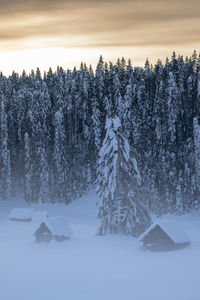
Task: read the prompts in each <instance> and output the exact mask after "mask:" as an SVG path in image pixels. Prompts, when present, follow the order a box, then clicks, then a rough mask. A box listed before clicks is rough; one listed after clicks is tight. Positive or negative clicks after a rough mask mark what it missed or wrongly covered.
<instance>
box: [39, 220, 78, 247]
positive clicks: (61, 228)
mask: <svg viewBox="0 0 200 300" xmlns="http://www.w3.org/2000/svg"><path fill="white" fill-rule="evenodd" d="M34 236H35V237H36V242H38V243H40V242H46V243H48V242H50V241H51V240H53V239H54V240H56V241H64V240H67V239H69V238H70V237H71V236H72V230H71V228H70V227H69V225H68V223H67V220H66V218H65V217H51V218H47V219H46V220H44V221H43V222H42V223H40V226H39V228H38V229H37V230H36V232H35V233H34Z"/></svg>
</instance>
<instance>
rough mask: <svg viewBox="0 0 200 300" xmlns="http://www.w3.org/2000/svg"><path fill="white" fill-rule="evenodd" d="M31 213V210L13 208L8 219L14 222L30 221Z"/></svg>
mask: <svg viewBox="0 0 200 300" xmlns="http://www.w3.org/2000/svg"><path fill="white" fill-rule="evenodd" d="M33 211H34V209H33V208H13V209H12V210H11V212H10V213H9V215H8V218H9V219H16V220H26V219H32V215H33Z"/></svg>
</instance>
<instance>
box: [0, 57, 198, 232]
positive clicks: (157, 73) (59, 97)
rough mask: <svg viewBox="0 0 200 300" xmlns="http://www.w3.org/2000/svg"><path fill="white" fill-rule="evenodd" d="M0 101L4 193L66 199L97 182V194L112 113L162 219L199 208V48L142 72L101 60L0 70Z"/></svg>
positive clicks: (144, 192) (144, 198)
mask: <svg viewBox="0 0 200 300" xmlns="http://www.w3.org/2000/svg"><path fill="white" fill-rule="evenodd" d="M0 102H1V105H0V119H1V123H0V129H1V132H0V198H1V199H3V200H10V199H11V198H14V197H15V196H16V195H18V194H20V195H22V196H23V197H24V198H25V199H26V201H27V202H29V203H32V202H48V201H49V202H53V203H56V202H64V203H66V204H68V203H70V202H71V201H73V200H75V199H77V198H78V197H79V196H80V195H83V194H84V193H85V192H86V191H87V190H88V189H89V188H91V187H94V186H96V185H98V184H99V187H98V189H99V190H100V193H101V189H102V187H103V188H104V185H105V186H106V184H107V183H106V181H105V182H104V183H102V182H101V181H100V180H98V176H99V175H98V174H99V172H101V173H102V172H106V168H107V167H108V166H106V160H104V159H101V158H100V157H99V154H101V152H102V150H101V148H102V145H103V141H104V142H105V140H104V139H105V138H106V136H107V138H108V139H109V135H108V133H107V132H106V129H107V127H108V124H109V121H108V120H109V118H115V119H116V118H118V121H119V123H120V132H121V139H122V143H126V141H128V144H129V145H130V149H131V152H132V153H133V157H134V158H135V160H136V161H137V165H136V163H135V164H134V165H133V168H132V170H133V173H134V172H135V174H136V173H137V172H138V174H136V175H137V176H136V177H135V179H134V180H135V182H136V181H137V180H140V185H139V188H137V201H138V202H140V203H141V204H142V205H144V207H146V208H147V210H148V211H149V212H153V213H155V214H156V215H158V216H160V215H162V214H165V213H168V212H169V213H174V214H178V215H181V214H184V213H186V212H189V211H191V210H194V209H199V208H200V123H199V121H200V118H199V117H200V58H199V57H198V55H197V53H196V52H194V53H193V55H192V56H191V57H189V58H188V57H186V58H184V57H182V56H176V54H175V53H173V55H172V57H171V58H170V59H166V61H165V63H162V62H161V61H158V62H157V63H156V64H155V65H154V66H152V65H150V63H149V61H148V60H146V62H145V66H144V68H142V67H134V66H133V65H132V64H131V61H128V62H126V61H125V59H124V58H122V59H118V61H117V63H116V64H112V63H106V62H104V60H103V58H102V57H100V59H99V62H98V64H97V67H96V69H95V70H93V69H92V67H91V66H90V67H87V66H86V65H85V64H81V67H80V69H75V68H74V70H73V71H70V70H67V71H65V70H63V69H62V68H61V67H58V68H57V71H56V72H53V71H52V70H51V69H50V70H49V71H48V72H46V73H44V74H41V73H40V70H39V69H37V70H36V72H34V71H33V72H31V73H30V74H26V73H25V72H23V73H22V75H19V74H17V73H14V72H13V74H12V75H11V76H9V77H5V76H4V75H3V74H0ZM119 123H118V124H119ZM106 124H107V125H106ZM106 126H107V127H106ZM123 138H124V139H123ZM100 150H101V151H100ZM102 157H103V156H102ZM99 159H100V163H99ZM127 162H128V160H127ZM108 163H109V160H108ZM127 164H128V165H129V163H127ZM124 182H125V180H124ZM101 184H102V185H101ZM103 184H104V185H103ZM124 184H126V183H124ZM105 188H106V187H105ZM118 189H120V186H119V187H118ZM104 192H105V190H104V191H102V193H104ZM119 192H120V191H119ZM102 209H103V208H101V209H100V211H99V214H100V217H102V216H103V212H102ZM116 209H117V208H116ZM101 214H102V216H101ZM146 218H147V219H148V216H147V217H146ZM148 222H150V221H149V220H148ZM101 230H102V231H103V230H104V229H103V228H101Z"/></svg>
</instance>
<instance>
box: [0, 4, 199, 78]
mask: <svg viewBox="0 0 200 300" xmlns="http://www.w3.org/2000/svg"><path fill="white" fill-rule="evenodd" d="M199 49H200V0H190V1H189V0H167V1H166V0H101V1H100V0H0V70H2V71H3V73H4V74H5V75H7V74H10V73H11V72H12V71H13V70H15V71H17V72H22V70H23V69H25V70H26V71H27V72H29V71H30V70H31V69H35V68H37V67H39V68H40V69H41V70H42V71H43V70H48V68H49V67H52V68H53V69H55V68H56V66H57V65H60V66H63V67H64V68H65V69H67V68H69V69H72V68H73V67H74V66H77V67H79V66H80V63H81V61H83V62H85V63H87V64H88V65H89V64H92V65H93V66H95V64H96V63H97V61H98V58H99V56H100V55H103V57H104V60H105V61H113V62H115V61H116V60H117V58H118V57H122V56H124V57H125V58H126V59H128V58H131V61H132V64H133V65H134V66H138V65H140V66H143V65H144V61H145V59H146V58H149V60H150V62H151V63H155V62H156V61H157V60H158V58H160V59H162V60H165V58H166V56H171V55H172V52H173V51H176V52H177V54H182V55H191V54H192V52H193V50H197V52H198V53H199Z"/></svg>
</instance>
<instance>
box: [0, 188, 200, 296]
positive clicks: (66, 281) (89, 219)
mask: <svg viewBox="0 0 200 300" xmlns="http://www.w3.org/2000/svg"><path fill="white" fill-rule="evenodd" d="M95 203H96V196H95V194H94V193H92V192H91V193H89V194H88V195H87V196H85V197H83V198H82V199H80V200H77V201H75V202H73V203H72V204H71V205H69V206H65V205H63V204H56V205H51V204H46V205H32V207H34V208H35V210H37V211H38V210H45V211H48V212H49V216H56V215H61V216H62V215H63V216H66V217H67V218H68V221H69V224H70V226H71V228H72V230H73V232H74V234H73V237H72V239H71V240H67V241H64V242H61V243H57V242H55V241H53V242H51V243H49V244H36V243H35V242H34V237H33V233H34V231H35V230H36V228H37V224H36V223H37V221H36V220H35V221H33V222H30V223H23V222H13V221H9V220H8V217H7V216H8V214H9V212H10V210H11V209H12V208H14V207H26V206H27V205H26V204H24V203H23V202H19V203H18V205H16V202H15V204H13V203H12V202H10V203H5V202H3V201H0V300H112V299H113V300H118V299H119V300H200V212H198V213H197V212H194V213H191V214H188V215H184V216H182V217H176V216H170V215H168V216H165V217H163V218H162V219H166V218H168V219H172V220H175V221H177V222H178V223H179V224H180V226H182V227H183V229H184V230H185V231H186V232H187V233H188V235H189V236H190V238H191V246H190V247H189V248H185V249H182V250H179V251H174V252H163V253H150V252H147V251H144V250H142V249H141V248H140V244H139V242H138V239H134V238H126V237H120V236H106V237H99V236H96V230H97V226H98V221H97V220H96V205H95Z"/></svg>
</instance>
